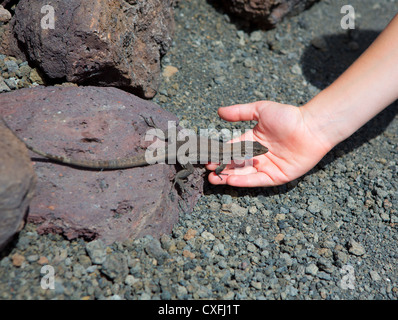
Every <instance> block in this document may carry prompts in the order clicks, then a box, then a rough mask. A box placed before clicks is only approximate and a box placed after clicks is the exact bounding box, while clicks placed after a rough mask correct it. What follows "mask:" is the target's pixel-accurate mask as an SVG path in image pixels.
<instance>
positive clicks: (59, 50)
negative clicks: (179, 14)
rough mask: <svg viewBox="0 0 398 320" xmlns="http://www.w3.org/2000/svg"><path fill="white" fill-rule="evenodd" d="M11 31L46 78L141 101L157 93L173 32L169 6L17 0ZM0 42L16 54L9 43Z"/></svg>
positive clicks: (160, 2) (117, 0) (155, 1)
mask: <svg viewBox="0 0 398 320" xmlns="http://www.w3.org/2000/svg"><path fill="white" fill-rule="evenodd" d="M45 6H47V7H45ZM48 7H50V8H53V9H51V10H49V9H48ZM10 25H12V32H13V33H14V35H15V37H16V38H17V39H18V42H19V48H22V50H23V52H24V53H25V55H26V56H27V57H28V58H29V60H30V61H31V62H32V63H33V64H35V65H37V66H38V67H39V68H40V69H41V71H43V72H44V74H45V75H46V76H47V77H48V78H50V79H52V80H55V81H64V80H66V81H68V82H74V83H77V84H82V85H96V86H115V87H118V88H122V89H124V90H126V91H129V92H132V93H135V94H137V95H138V96H141V97H145V98H151V97H153V96H154V95H155V94H156V91H157V89H158V87H159V83H160V70H161V68H160V60H161V57H162V56H163V55H164V54H165V53H166V52H167V50H168V48H169V47H170V45H171V41H172V39H171V36H172V32H173V30H174V20H173V10H172V1H171V0H147V1H135V0H70V1H63V0H54V1H51V6H48V1H47V0H35V1H29V0H20V1H19V2H18V5H17V7H16V10H15V15H14V17H13V18H12V20H11V22H10ZM4 34H5V35H7V30H6V31H4ZM2 42H3V44H2V47H4V46H5V44H10V48H11V50H15V45H13V41H12V39H8V40H4V39H3V40H2ZM6 53H7V54H9V55H11V54H13V55H15V56H17V57H19V56H21V54H20V53H19V52H15V53H13V52H6Z"/></svg>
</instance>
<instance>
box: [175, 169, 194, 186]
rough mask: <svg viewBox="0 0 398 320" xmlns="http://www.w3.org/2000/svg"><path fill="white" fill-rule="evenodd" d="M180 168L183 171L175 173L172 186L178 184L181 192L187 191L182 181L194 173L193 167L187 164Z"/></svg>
mask: <svg viewBox="0 0 398 320" xmlns="http://www.w3.org/2000/svg"><path fill="white" fill-rule="evenodd" d="M181 166H182V167H183V169H182V170H180V171H178V172H177V174H176V176H175V177H174V184H178V186H179V187H180V189H181V190H182V191H187V189H186V187H185V184H184V179H186V178H188V177H189V176H190V175H191V174H192V173H193V172H194V167H193V165H192V163H189V162H188V163H187V164H186V165H181ZM187 192H188V191H187Z"/></svg>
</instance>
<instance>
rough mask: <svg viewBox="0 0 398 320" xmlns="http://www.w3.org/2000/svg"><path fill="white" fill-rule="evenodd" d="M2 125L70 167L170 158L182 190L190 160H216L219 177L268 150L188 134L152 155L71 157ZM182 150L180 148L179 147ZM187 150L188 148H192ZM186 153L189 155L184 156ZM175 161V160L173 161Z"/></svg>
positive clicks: (144, 162) (190, 169)
mask: <svg viewBox="0 0 398 320" xmlns="http://www.w3.org/2000/svg"><path fill="white" fill-rule="evenodd" d="M0 119H1V121H2V122H3V123H4V125H5V126H6V127H7V128H8V129H9V130H11V132H12V133H13V134H14V135H15V136H16V137H17V138H18V140H20V141H22V143H24V144H25V145H26V147H27V148H28V149H29V150H31V151H32V152H34V153H36V154H38V155H40V156H42V157H44V158H47V159H50V160H52V161H55V162H58V163H61V164H65V165H69V166H72V167H79V168H87V169H97V170H120V169H127V168H134V167H141V166H147V165H150V164H153V163H164V162H170V161H176V162H178V163H179V164H180V165H181V166H182V167H183V169H182V170H181V171H179V172H177V174H176V176H175V178H174V181H175V183H177V184H178V185H179V186H180V188H181V189H182V190H184V189H185V188H184V185H183V182H182V181H183V179H185V178H187V177H188V176H189V175H190V174H192V173H193V171H194V167H193V163H199V161H200V163H203V162H205V163H208V162H214V163H219V166H218V167H217V168H216V170H215V174H216V175H217V176H218V177H219V178H220V179H221V180H222V177H221V175H225V173H222V171H223V170H224V169H225V167H226V166H227V164H229V163H230V162H231V160H236V159H238V158H239V159H242V158H243V157H245V156H246V155H248V156H250V157H255V156H258V155H261V154H264V153H266V152H268V148H267V147H265V146H263V145H262V144H260V143H259V142H257V141H241V142H235V143H221V142H219V141H217V140H213V139H210V138H207V137H203V136H199V135H196V136H188V137H187V139H186V140H188V141H175V144H174V145H172V147H173V148H171V145H170V144H168V145H167V146H166V147H165V148H164V149H163V150H160V152H159V150H156V151H157V153H156V154H153V155H152V157H151V156H150V155H149V154H148V153H146V152H145V153H142V154H139V155H137V156H132V157H125V158H118V159H112V160H85V159H76V158H73V157H67V156H60V155H55V154H51V153H47V152H44V151H41V150H38V149H37V148H35V147H34V146H32V145H31V144H29V143H27V142H26V141H24V140H23V139H22V138H20V137H19V136H18V135H17V134H16V133H15V132H14V131H13V130H12V129H11V128H10V126H9V125H8V124H7V122H6V121H5V120H4V118H3V117H0ZM144 120H145V122H146V123H147V125H148V126H151V127H154V128H156V126H155V125H154V123H153V120H152V119H151V120H152V123H149V121H148V120H147V119H145V118H144ZM181 150H182V151H181ZM192 150H194V151H193V152H190V154H189V152H188V151H192ZM187 155H188V157H187ZM173 164H174V163H173Z"/></svg>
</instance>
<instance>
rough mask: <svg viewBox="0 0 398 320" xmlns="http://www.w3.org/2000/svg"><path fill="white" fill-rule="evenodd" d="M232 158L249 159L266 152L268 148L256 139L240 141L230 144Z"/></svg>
mask: <svg viewBox="0 0 398 320" xmlns="http://www.w3.org/2000/svg"><path fill="white" fill-rule="evenodd" d="M231 146H232V150H233V159H235V160H237V159H242V160H243V159H250V158H253V157H256V156H259V155H261V154H264V153H267V152H268V148H267V147H264V146H263V145H262V144H261V143H259V142H257V141H249V140H246V141H240V142H235V143H232V144H231Z"/></svg>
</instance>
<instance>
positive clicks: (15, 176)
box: [0, 121, 36, 250]
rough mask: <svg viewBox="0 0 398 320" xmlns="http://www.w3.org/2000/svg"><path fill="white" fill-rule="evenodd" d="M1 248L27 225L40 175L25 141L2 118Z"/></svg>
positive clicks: (0, 126)
mask: <svg viewBox="0 0 398 320" xmlns="http://www.w3.org/2000/svg"><path fill="white" fill-rule="evenodd" d="M0 137H1V139H0V150H1V152H0V250H1V249H2V248H3V247H4V246H5V245H6V244H7V243H8V242H9V240H10V239H11V238H12V237H13V235H14V234H15V233H16V232H18V231H20V230H21V229H22V228H23V226H24V225H25V220H26V214H27V212H28V206H29V204H30V201H31V200H32V197H33V194H34V188H35V184H36V175H35V172H34V170H33V166H32V163H31V161H30V159H29V156H28V152H27V149H26V147H25V145H24V144H23V143H22V142H21V141H19V140H18V139H17V138H16V137H15V136H14V135H13V134H12V132H11V131H10V130H8V129H7V128H6V127H5V126H4V125H3V123H2V122H1V121H0Z"/></svg>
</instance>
